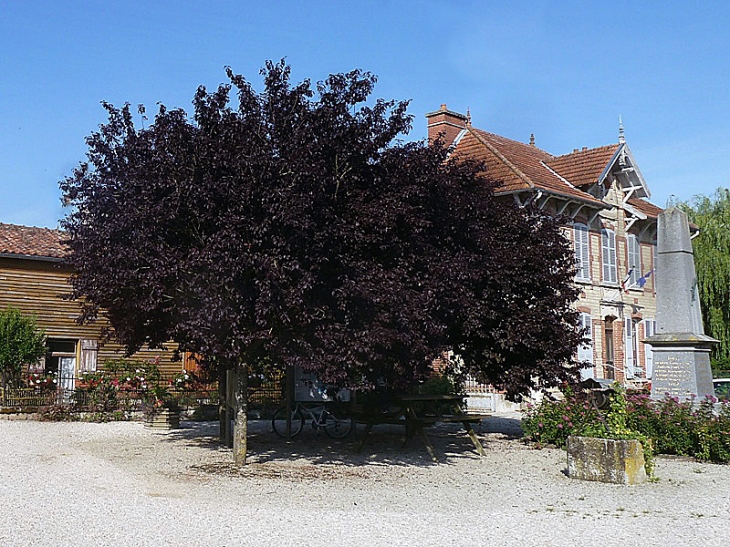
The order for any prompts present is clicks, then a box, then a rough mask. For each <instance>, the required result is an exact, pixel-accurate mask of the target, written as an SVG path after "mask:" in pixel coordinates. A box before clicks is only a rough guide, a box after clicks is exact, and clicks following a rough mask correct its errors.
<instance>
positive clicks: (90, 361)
mask: <svg viewBox="0 0 730 547" xmlns="http://www.w3.org/2000/svg"><path fill="white" fill-rule="evenodd" d="M63 239H64V234H63V232H62V231H60V230H51V229H47V228H34V227H29V226H17V225H12V224H3V223H0V308H2V309H5V308H7V307H8V306H12V307H15V308H18V309H20V310H21V311H22V312H23V313H25V314H33V315H35V317H36V320H37V323H38V325H39V326H40V327H41V328H43V329H44V330H45V334H46V336H47V346H48V351H47V353H46V357H45V359H43V360H41V362H39V363H34V364H30V365H29V367H30V370H29V372H31V373H33V372H35V373H42V374H57V375H58V379H59V382H60V383H61V385H62V386H63V387H64V388H66V389H71V390H72V389H74V385H75V383H76V382H77V380H78V378H79V376H80V375H81V374H83V372H85V371H95V370H97V369H103V368H104V363H105V362H107V361H108V360H111V359H119V358H122V357H124V351H123V348H122V347H121V346H120V345H118V344H115V343H111V342H104V341H103V340H102V329H103V328H104V326H106V325H105V323H103V322H101V321H99V322H97V323H95V324H90V325H80V324H78V323H77V321H76V319H77V317H78V316H79V313H80V305H79V303H78V302H75V301H70V300H65V299H64V298H63V295H64V294H66V293H69V292H70V290H71V287H70V285H69V284H68V279H69V276H70V274H71V270H70V269H69V267H68V266H66V265H64V260H63V258H64V254H65V249H64V245H63V243H62V241H63ZM171 349H172V348H170V350H171ZM131 358H132V359H137V360H142V361H154V362H155V363H156V364H157V366H158V367H159V369H160V372H161V373H162V374H163V375H165V376H167V375H172V374H175V373H177V372H180V371H182V370H183V363H182V362H181V361H173V360H172V359H173V353H172V351H162V350H156V351H152V350H143V351H140V352H139V353H137V354H135V355H134V356H132V357H131Z"/></svg>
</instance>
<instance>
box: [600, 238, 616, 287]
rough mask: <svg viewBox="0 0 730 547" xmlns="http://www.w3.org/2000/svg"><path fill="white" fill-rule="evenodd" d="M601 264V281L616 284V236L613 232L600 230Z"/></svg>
mask: <svg viewBox="0 0 730 547" xmlns="http://www.w3.org/2000/svg"><path fill="white" fill-rule="evenodd" d="M601 263H602V265H603V281H605V282H606V283H617V282H618V280H617V278H616V234H615V233H613V230H601Z"/></svg>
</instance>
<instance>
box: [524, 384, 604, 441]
mask: <svg viewBox="0 0 730 547" xmlns="http://www.w3.org/2000/svg"><path fill="white" fill-rule="evenodd" d="M522 431H523V432H524V434H525V436H526V437H527V439H529V440H530V441H533V442H536V443H539V444H554V445H556V446H558V447H563V446H565V443H566V442H567V440H568V437H569V436H570V435H583V436H592V437H598V436H602V434H603V433H605V421H604V418H603V416H602V415H601V413H600V412H599V411H598V409H596V408H595V406H594V405H592V404H591V403H590V401H588V398H587V397H586V395H585V394H584V393H575V392H573V391H572V390H571V389H569V388H567V389H565V390H564V392H563V398H562V399H560V400H554V399H544V400H543V401H542V402H541V403H540V404H539V405H537V406H529V407H528V410H527V412H526V413H525V416H524V418H523V419H522Z"/></svg>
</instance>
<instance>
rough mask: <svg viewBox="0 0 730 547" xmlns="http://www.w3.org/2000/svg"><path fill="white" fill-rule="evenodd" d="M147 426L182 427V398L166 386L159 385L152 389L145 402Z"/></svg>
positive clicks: (156, 427) (157, 427)
mask: <svg viewBox="0 0 730 547" xmlns="http://www.w3.org/2000/svg"><path fill="white" fill-rule="evenodd" d="M143 409H144V416H145V426H146V427H150V428H152V429H176V428H178V427H180V400H179V398H178V396H177V395H175V394H173V393H171V392H170V390H169V389H167V388H166V387H163V386H160V385H157V386H154V387H153V388H152V389H150V390H149V391H148V392H147V394H146V396H145V399H144V404H143Z"/></svg>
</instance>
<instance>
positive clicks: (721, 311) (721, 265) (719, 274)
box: [679, 188, 730, 370]
mask: <svg viewBox="0 0 730 547" xmlns="http://www.w3.org/2000/svg"><path fill="white" fill-rule="evenodd" d="M679 206H680V207H681V208H682V209H683V210H684V211H685V212H686V213H687V216H688V217H689V220H690V221H691V222H693V223H694V224H696V225H697V226H698V227H699V229H700V235H699V236H698V237H696V238H695V239H694V240H693V250H694V256H695V266H696V269H697V285H698V289H699V294H700V302H701V304H702V315H703V322H704V324H705V331H706V332H707V334H709V335H710V336H712V337H714V338H717V339H718V340H720V345H719V346H718V347H717V348H715V349H714V350H713V361H714V363H713V364H714V367H715V368H719V369H725V370H727V369H730V190H728V189H726V188H718V189H717V190H716V191H715V193H714V194H713V195H712V196H710V197H707V196H695V197H694V198H693V199H692V200H691V201H690V202H687V203H681V204H679Z"/></svg>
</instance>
